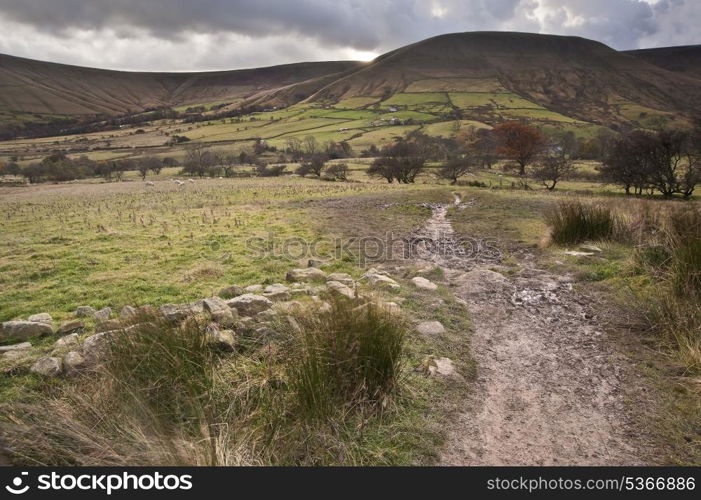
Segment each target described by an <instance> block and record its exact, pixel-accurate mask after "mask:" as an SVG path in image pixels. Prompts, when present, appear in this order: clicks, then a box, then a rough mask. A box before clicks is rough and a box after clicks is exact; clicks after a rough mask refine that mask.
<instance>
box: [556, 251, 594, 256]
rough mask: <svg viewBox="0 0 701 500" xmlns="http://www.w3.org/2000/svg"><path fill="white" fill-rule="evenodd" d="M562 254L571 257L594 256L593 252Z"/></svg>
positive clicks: (567, 252) (565, 252) (566, 252)
mask: <svg viewBox="0 0 701 500" xmlns="http://www.w3.org/2000/svg"><path fill="white" fill-rule="evenodd" d="M563 253H564V254H565V255H571V256H572V257H591V256H592V255H594V252H578V251H577V250H565V251H564V252H563Z"/></svg>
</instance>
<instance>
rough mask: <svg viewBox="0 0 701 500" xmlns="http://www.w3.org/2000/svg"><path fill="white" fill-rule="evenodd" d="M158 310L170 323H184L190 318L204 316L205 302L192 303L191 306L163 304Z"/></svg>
mask: <svg viewBox="0 0 701 500" xmlns="http://www.w3.org/2000/svg"><path fill="white" fill-rule="evenodd" d="M158 310H159V312H160V313H161V314H162V315H163V317H164V318H166V319H167V320H168V321H182V320H184V319H185V318H187V317H188V316H194V315H196V314H202V313H203V312H204V300H198V301H196V302H190V303H189V304H163V305H162V306H161V307H159V308H158Z"/></svg>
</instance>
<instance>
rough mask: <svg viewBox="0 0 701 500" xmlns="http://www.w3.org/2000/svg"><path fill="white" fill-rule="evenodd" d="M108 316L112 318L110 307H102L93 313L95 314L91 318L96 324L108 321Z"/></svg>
mask: <svg viewBox="0 0 701 500" xmlns="http://www.w3.org/2000/svg"><path fill="white" fill-rule="evenodd" d="M110 316H112V309H111V308H110V307H103V308H102V309H100V310H99V311H97V312H95V314H93V318H95V321H97V322H98V323H102V322H104V321H107V320H108V319H110Z"/></svg>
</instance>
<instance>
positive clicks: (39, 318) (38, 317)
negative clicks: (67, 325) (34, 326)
mask: <svg viewBox="0 0 701 500" xmlns="http://www.w3.org/2000/svg"><path fill="white" fill-rule="evenodd" d="M27 321H31V322H32V323H46V324H47V325H52V324H53V322H54V319H53V318H52V317H51V315H50V314H49V313H39V314H32V315H31V316H30V317H28V318H27Z"/></svg>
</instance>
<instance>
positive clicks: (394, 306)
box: [380, 302, 402, 314]
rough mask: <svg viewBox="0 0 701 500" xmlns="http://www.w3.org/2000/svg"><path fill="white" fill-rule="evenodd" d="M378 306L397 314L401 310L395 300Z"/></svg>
mask: <svg viewBox="0 0 701 500" xmlns="http://www.w3.org/2000/svg"><path fill="white" fill-rule="evenodd" d="M380 307H382V308H383V309H385V310H386V311H388V312H390V313H392V314H399V313H400V312H401V311H402V308H401V307H400V305H399V304H397V303H396V302H385V303H383V304H381V305H380Z"/></svg>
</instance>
